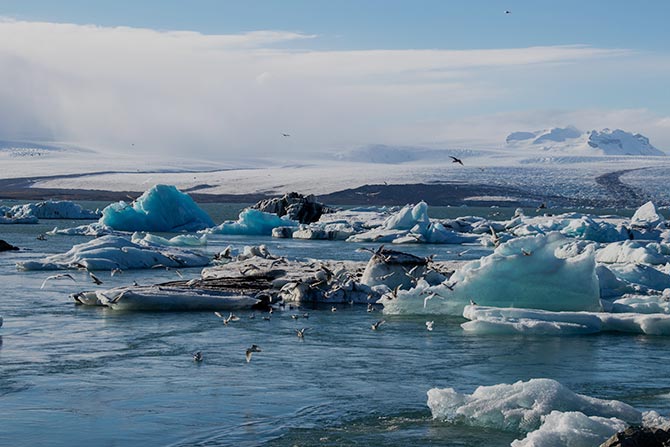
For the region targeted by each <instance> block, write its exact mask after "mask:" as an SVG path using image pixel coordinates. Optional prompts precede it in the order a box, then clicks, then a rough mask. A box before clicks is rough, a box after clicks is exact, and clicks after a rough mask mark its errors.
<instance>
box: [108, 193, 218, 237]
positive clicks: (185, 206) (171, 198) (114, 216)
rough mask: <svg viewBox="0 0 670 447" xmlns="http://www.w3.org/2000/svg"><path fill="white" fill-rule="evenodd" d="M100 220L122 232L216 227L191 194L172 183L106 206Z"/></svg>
mask: <svg viewBox="0 0 670 447" xmlns="http://www.w3.org/2000/svg"><path fill="white" fill-rule="evenodd" d="M99 223H100V224H102V225H106V226H108V227H111V228H113V229H115V230H120V231H159V232H179V231H198V230H203V229H205V228H209V227H212V226H214V222H213V221H212V219H211V218H210V217H209V216H208V215H207V213H205V212H204V211H203V210H202V209H200V207H198V205H197V204H196V203H195V202H194V201H193V199H192V198H191V197H190V196H189V195H188V194H185V193H183V192H181V191H179V190H178V189H177V188H176V187H175V186H171V185H156V186H153V187H152V188H150V189H149V190H147V191H146V192H145V193H144V194H142V195H141V196H140V197H138V198H137V199H136V200H135V201H134V202H132V203H130V204H128V203H126V202H124V201H121V202H118V203H113V204H111V205H109V206H107V207H106V208H105V209H104V210H102V217H101V218H100V220H99Z"/></svg>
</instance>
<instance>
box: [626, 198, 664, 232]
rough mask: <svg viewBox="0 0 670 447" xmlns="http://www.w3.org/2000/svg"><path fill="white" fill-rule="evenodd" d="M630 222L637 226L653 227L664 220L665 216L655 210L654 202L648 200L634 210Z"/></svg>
mask: <svg viewBox="0 0 670 447" xmlns="http://www.w3.org/2000/svg"><path fill="white" fill-rule="evenodd" d="M630 222H631V224H632V225H633V226H635V227H638V228H653V227H655V226H657V225H658V224H661V223H663V222H665V218H664V217H663V216H661V214H659V212H658V211H656V207H655V206H654V204H653V203H652V202H651V201H649V202H647V203H645V204H644V205H642V206H641V207H639V208H638V209H637V211H635V214H633V217H631V219H630Z"/></svg>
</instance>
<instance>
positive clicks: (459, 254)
mask: <svg viewBox="0 0 670 447" xmlns="http://www.w3.org/2000/svg"><path fill="white" fill-rule="evenodd" d="M469 251H470V249H469V248H468V249H467V250H463V251H461V252H458V253H457V254H456V255H457V256H458V257H459V258H460V257H461V256H463V255H464V254H466V253H467V252H469Z"/></svg>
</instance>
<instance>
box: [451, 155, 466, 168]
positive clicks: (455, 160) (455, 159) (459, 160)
mask: <svg viewBox="0 0 670 447" xmlns="http://www.w3.org/2000/svg"><path fill="white" fill-rule="evenodd" d="M449 158H451V160H452V161H451V162H452V163H460V165H461V166H465V165H464V164H463V160H461V159H460V158H456V157H454V156H453V155H450V156H449Z"/></svg>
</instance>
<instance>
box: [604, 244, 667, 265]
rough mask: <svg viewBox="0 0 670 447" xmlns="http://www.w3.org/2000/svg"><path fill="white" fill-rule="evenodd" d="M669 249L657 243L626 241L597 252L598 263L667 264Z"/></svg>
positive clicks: (609, 245)
mask: <svg viewBox="0 0 670 447" xmlns="http://www.w3.org/2000/svg"><path fill="white" fill-rule="evenodd" d="M667 251H668V249H667V247H663V246H661V244H659V243H657V242H651V243H650V242H648V241H647V242H644V241H624V242H617V243H613V244H608V245H607V246H605V247H604V248H602V249H600V250H598V251H597V252H596V261H598V262H602V263H606V264H614V263H642V264H665V263H666V262H668V261H670V257H669V256H667V253H666V252H667Z"/></svg>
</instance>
